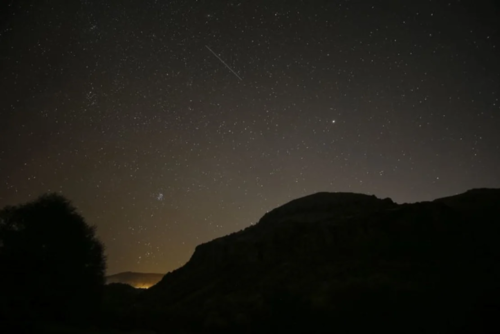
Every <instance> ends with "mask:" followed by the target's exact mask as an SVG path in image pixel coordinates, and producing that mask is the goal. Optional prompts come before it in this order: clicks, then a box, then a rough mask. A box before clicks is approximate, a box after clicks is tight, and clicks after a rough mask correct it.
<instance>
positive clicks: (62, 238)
mask: <svg viewBox="0 0 500 334" xmlns="http://www.w3.org/2000/svg"><path fill="white" fill-rule="evenodd" d="M103 250H104V247H103V245H102V243H101V242H100V241H99V240H98V239H97V238H96V236H95V228H94V227H91V226H89V225H87V224H86V222H85V220H84V218H83V217H82V216H81V215H80V214H79V213H78V212H77V211H76V209H75V208H74V207H73V206H72V204H71V202H70V201H69V200H67V199H66V198H64V197H63V196H61V195H58V194H53V193H52V194H45V195H42V196H40V197H39V198H38V199H36V200H35V201H32V202H29V203H26V204H22V205H18V206H8V207H5V208H3V209H2V210H1V211H0V295H1V296H2V298H1V299H0V324H2V325H0V331H1V329H2V328H1V327H5V326H9V324H8V323H7V321H9V322H10V325H14V326H20V325H21V324H24V325H28V324H30V323H38V322H40V321H58V322H60V321H63V322H67V323H74V324H76V323H89V321H90V320H91V318H92V317H94V316H95V315H96V313H97V312H98V311H99V307H100V303H101V297H102V289H103V286H104V281H105V279H104V277H105V276H104V275H105V267H106V262H105V261H106V260H105V257H104V255H103ZM19 330H21V329H19Z"/></svg>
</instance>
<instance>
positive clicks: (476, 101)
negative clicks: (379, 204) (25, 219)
mask: <svg viewBox="0 0 500 334" xmlns="http://www.w3.org/2000/svg"><path fill="white" fill-rule="evenodd" d="M0 6H1V7H0V13H1V14H0V20H1V21H0V45H1V48H0V64H1V65H0V106H1V108H0V113H1V114H0V175H1V178H0V206H2V207H3V206H4V205H7V204H17V203H20V202H26V201H28V200H30V199H34V198H35V197H36V196H38V195H39V194H41V193H44V192H47V191H56V192H61V193H62V194H64V195H65V196H67V197H68V198H70V199H71V200H72V201H73V203H74V204H75V205H76V206H77V207H78V208H79V210H80V211H81V213H82V214H83V216H84V217H85V218H86V220H87V221H88V222H89V223H90V224H95V225H97V227H98V234H99V236H100V238H101V239H102V240H103V242H104V243H105V245H106V248H107V255H108V271H109V272H110V273H114V272H119V271H125V270H131V271H148V272H167V271H170V270H173V269H175V268H177V267H179V266H181V265H182V264H183V263H185V262H186V261H187V260H188V259H189V257H190V255H191V254H192V252H193V251H194V248H195V246H196V245H198V244H200V243H202V242H207V241H209V240H211V239H213V238H216V237H219V236H222V235H225V234H228V233H231V232H234V231H237V230H240V229H242V228H245V227H247V226H249V225H250V224H253V223H255V222H257V221H258V219H259V218H260V217H261V216H262V215H263V214H264V213H265V212H266V211H268V210H271V209H273V208H274V207H276V206H278V205H280V204H283V203H284V202H286V201H288V200H291V199H294V198H297V197H300V196H303V195H307V194H310V193H313V192H318V191H349V192H361V193H367V194H375V195H377V196H379V197H391V198H392V199H394V200H395V201H397V202H407V201H420V200H430V199H433V198H436V197H440V196H446V195H452V194H455V193H458V192H462V191H465V190H467V189H470V188H477V187H500V173H499V172H498V171H499V170H500V101H499V98H500V62H499V61H498V60H499V59H500V52H499V51H500V43H499V37H500V36H499V25H498V23H497V18H498V14H499V7H498V4H496V3H495V1H475V2H467V1H377V2H373V1H346V0H344V1H319V0H318V1H284V0H276V1H263V0H262V1H261V0H256V1H249V0H239V1H218V0H217V1H212V0H183V1H180V0H177V1H153V0H146V1H133V0H106V1H86V0H81V1H62V0H61V1H44V2H41V1H23V2H21V1H6V2H5V3H2V4H1V5H0Z"/></svg>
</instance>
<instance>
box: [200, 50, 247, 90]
mask: <svg viewBox="0 0 500 334" xmlns="http://www.w3.org/2000/svg"><path fill="white" fill-rule="evenodd" d="M205 47H206V48H207V49H208V51H210V52H212V54H213V55H214V56H216V57H217V58H218V59H219V60H220V61H221V62H222V63H223V64H224V66H226V67H227V68H228V69H229V70H230V71H231V72H233V74H234V75H236V76H237V77H238V79H240V80H241V81H243V79H242V78H241V77H240V76H239V75H238V73H236V72H235V71H233V69H232V68H231V67H229V65H228V64H226V63H225V62H224V60H222V59H221V57H219V56H217V54H216V53H215V52H213V51H212V49H210V48H209V47H208V45H205Z"/></svg>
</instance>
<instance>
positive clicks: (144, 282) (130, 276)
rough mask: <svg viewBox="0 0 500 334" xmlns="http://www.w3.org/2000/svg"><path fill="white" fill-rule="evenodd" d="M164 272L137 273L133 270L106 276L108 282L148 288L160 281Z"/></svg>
mask: <svg viewBox="0 0 500 334" xmlns="http://www.w3.org/2000/svg"><path fill="white" fill-rule="evenodd" d="M163 276H164V274H155V273H135V272H131V271H127V272H123V273H119V274H114V275H110V276H107V277H106V284H111V283H122V284H128V285H130V286H133V287H134V288H139V289H147V288H149V287H151V286H153V285H155V284H156V283H158V282H159V281H160V280H161V279H162V278H163Z"/></svg>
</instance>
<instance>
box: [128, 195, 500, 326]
mask: <svg viewBox="0 0 500 334" xmlns="http://www.w3.org/2000/svg"><path fill="white" fill-rule="evenodd" d="M499 194H500V190H491V189H490V190H487V191H485V190H481V191H480V192H479V193H476V192H475V191H472V192H467V193H465V194H462V195H458V197H457V196H455V197H450V198H445V199H440V200H435V201H433V202H423V203H416V204H403V205H397V204H395V203H393V202H392V201H391V200H389V199H386V200H381V199H378V198H376V197H374V196H367V195H360V194H348V193H333V194H330V193H318V194H314V195H311V196H307V197H304V198H301V199H297V200H294V201H292V202H289V203H287V204H285V205H283V206H281V207H279V208H277V209H275V210H272V211H271V212H269V213H267V214H266V215H264V217H263V218H262V219H261V220H260V221H259V223H257V224H256V225H254V226H251V227H249V228H247V229H245V230H243V231H240V232H238V233H234V234H232V235H229V236H226V237H222V238H219V239H216V240H213V241H211V242H208V243H206V244H202V245H200V246H198V247H197V248H196V251H195V253H194V254H193V256H192V258H191V260H190V261H189V262H188V263H187V264H186V265H185V266H184V267H182V268H180V269H178V270H176V271H174V272H172V273H169V274H167V275H166V276H165V277H164V278H163V279H162V281H161V282H159V283H158V284H157V285H155V286H154V287H152V288H151V289H149V290H148V291H145V293H144V294H141V298H140V299H139V300H138V301H137V302H136V303H135V305H134V306H133V308H131V309H130V312H131V314H133V315H135V317H136V318H137V319H136V320H137V321H138V322H139V323H142V324H143V325H144V326H146V327H147V326H150V327H151V328H155V329H157V330H163V329H168V328H170V329H171V328H175V327H178V328H182V329H184V330H190V331H191V332H210V331H213V332H220V331H224V330H227V331H228V332H234V331H241V332H260V333H262V332H276V331H279V332H288V333H305V332H307V333H314V332H318V333H322V332H334V331H339V332H341V333H347V332H354V333H358V332H361V331H370V332H375V331H377V332H378V331H385V332H386V333H387V332H390V333H402V332H404V333H436V332H441V333H473V332H474V333H486V332H487V329H488V326H491V325H494V324H495V322H493V320H494V319H495V316H494V315H495V314H497V313H496V312H498V311H500V309H499V308H498V304H497V303H498V302H497V300H498V299H495V298H497V297H498V286H499V283H498V282H499V281H500V271H499V270H498V259H499V254H500V249H499V246H498V245H497V244H496V243H493V242H492V241H493V240H498V237H499V236H500V230H499V224H498V223H499V222H500V219H499V218H500V211H499V206H500V205H499V204H500V202H498V198H499V197H498V196H499ZM461 196H462V197H461ZM464 198H465V199H464ZM473 203H474V204H473ZM464 210H466V211H467V212H466V213H464ZM490 322H491V323H490ZM497 329H500V327H497Z"/></svg>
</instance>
